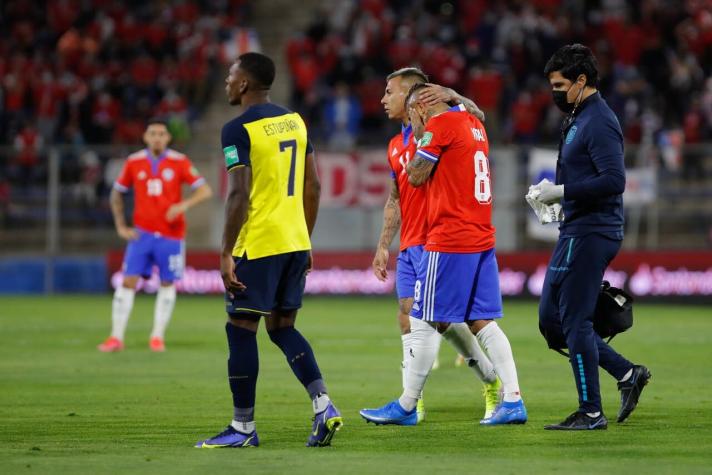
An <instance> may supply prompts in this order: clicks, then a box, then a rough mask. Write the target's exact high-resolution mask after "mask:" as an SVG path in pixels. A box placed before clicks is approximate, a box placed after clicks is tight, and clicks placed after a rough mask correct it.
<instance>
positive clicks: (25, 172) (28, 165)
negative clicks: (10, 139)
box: [14, 125, 43, 185]
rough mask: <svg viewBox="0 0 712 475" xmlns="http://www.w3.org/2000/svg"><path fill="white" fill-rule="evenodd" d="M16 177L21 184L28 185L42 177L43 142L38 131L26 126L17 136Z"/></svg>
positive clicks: (15, 144)
mask: <svg viewBox="0 0 712 475" xmlns="http://www.w3.org/2000/svg"><path fill="white" fill-rule="evenodd" d="M14 146H15V152H16V155H15V163H14V168H15V170H16V171H15V173H14V174H15V175H16V177H17V179H18V181H20V182H21V183H23V184H25V185H27V184H29V183H31V182H33V181H34V180H35V179H36V178H37V177H38V176H39V175H40V168H41V164H40V153H41V151H42V146H43V140H42V136H41V135H40V134H39V132H38V131H37V129H35V128H34V127H33V126H32V125H25V126H24V127H22V129H21V130H20V132H19V133H18V134H17V135H16V136H15V140H14Z"/></svg>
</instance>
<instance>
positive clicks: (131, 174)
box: [114, 149, 205, 239]
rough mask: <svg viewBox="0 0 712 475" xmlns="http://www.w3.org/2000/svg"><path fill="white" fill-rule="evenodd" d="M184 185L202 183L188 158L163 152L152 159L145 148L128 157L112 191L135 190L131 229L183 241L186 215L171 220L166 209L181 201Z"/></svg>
mask: <svg viewBox="0 0 712 475" xmlns="http://www.w3.org/2000/svg"><path fill="white" fill-rule="evenodd" d="M183 183H185V184H188V185H190V186H191V187H192V188H197V187H199V186H201V185H203V184H204V183H205V179H204V178H203V177H202V176H201V175H200V173H198V170H196V169H195V167H194V166H193V164H192V163H191V162H190V159H189V158H188V157H187V156H185V155H183V154H182V153H179V152H176V151H175V150H171V149H166V151H165V152H163V154H162V155H161V156H159V157H157V158H154V157H153V155H151V152H149V151H148V150H147V149H144V150H141V151H139V152H136V153H133V154H131V155H129V157H128V158H127V159H126V163H124V168H123V169H122V170H121V175H119V178H118V179H117V180H116V182H115V183H114V188H116V189H117V190H118V191H120V192H122V193H126V192H127V191H128V190H129V188H133V189H134V214H133V224H134V226H136V227H137V228H140V229H142V230H144V231H148V232H152V233H160V234H161V235H162V236H164V237H167V238H172V239H183V238H184V237H185V216H183V215H182V214H181V215H179V216H178V217H177V218H175V219H174V220H173V221H168V220H167V219H166V213H167V212H168V208H170V207H171V205H174V204H176V203H179V202H180V201H181V199H182V197H181V185H182V184H183Z"/></svg>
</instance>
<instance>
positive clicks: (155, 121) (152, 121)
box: [146, 117, 169, 130]
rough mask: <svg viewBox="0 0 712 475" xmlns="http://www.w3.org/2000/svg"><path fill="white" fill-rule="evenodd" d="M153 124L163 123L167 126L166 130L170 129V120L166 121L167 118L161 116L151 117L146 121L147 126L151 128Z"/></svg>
mask: <svg viewBox="0 0 712 475" xmlns="http://www.w3.org/2000/svg"><path fill="white" fill-rule="evenodd" d="M152 125H162V126H163V127H165V128H166V130H169V129H168V121H166V120H165V119H163V118H161V117H151V118H150V119H148V120H147V121H146V128H149V127H150V126H152Z"/></svg>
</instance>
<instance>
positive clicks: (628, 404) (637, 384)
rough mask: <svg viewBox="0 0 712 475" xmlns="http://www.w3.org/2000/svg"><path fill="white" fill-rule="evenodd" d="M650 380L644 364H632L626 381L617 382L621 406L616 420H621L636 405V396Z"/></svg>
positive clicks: (628, 414) (626, 416)
mask: <svg viewBox="0 0 712 475" xmlns="http://www.w3.org/2000/svg"><path fill="white" fill-rule="evenodd" d="M649 380H650V371H649V370H648V368H646V367H645V366H639V365H636V366H633V374H632V375H631V376H630V378H628V379H627V380H626V381H623V382H619V383H618V390H619V391H620V392H621V408H620V410H619V411H618V418H617V419H616V421H617V422H623V421H624V420H626V419H627V418H628V416H630V413H631V412H633V409H635V406H637V405H638V398H640V393H642V392H643V388H644V387H645V385H646V384H648V381H649Z"/></svg>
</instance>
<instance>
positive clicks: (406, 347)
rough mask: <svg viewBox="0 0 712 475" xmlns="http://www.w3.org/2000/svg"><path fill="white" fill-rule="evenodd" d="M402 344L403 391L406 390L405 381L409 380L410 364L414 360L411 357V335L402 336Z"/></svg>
mask: <svg viewBox="0 0 712 475" xmlns="http://www.w3.org/2000/svg"><path fill="white" fill-rule="evenodd" d="M401 342H402V343H403V361H402V362H401V374H402V376H403V390H405V387H406V384H405V381H406V379H408V363H410V360H411V359H413V357H412V356H410V333H406V334H404V335H401Z"/></svg>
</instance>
